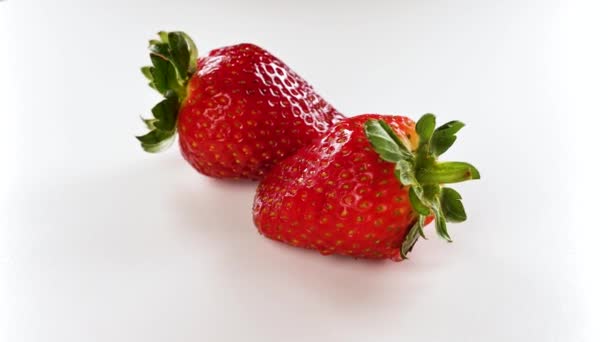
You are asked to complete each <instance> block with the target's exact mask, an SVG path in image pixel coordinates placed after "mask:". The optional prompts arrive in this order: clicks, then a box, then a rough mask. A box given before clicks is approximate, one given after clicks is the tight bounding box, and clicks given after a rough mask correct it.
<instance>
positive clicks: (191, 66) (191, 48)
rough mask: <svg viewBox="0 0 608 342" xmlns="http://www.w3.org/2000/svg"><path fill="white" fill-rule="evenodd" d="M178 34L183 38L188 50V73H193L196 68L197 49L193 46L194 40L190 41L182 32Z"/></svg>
mask: <svg viewBox="0 0 608 342" xmlns="http://www.w3.org/2000/svg"><path fill="white" fill-rule="evenodd" d="M179 33H181V35H182V36H183V37H184V39H185V40H186V42H187V43H188V49H189V51H190V60H189V62H188V72H189V73H194V72H195V71H196V68H197V60H198V48H197V47H196V44H194V40H192V38H190V36H189V35H187V34H186V33H184V32H181V31H180V32H179Z"/></svg>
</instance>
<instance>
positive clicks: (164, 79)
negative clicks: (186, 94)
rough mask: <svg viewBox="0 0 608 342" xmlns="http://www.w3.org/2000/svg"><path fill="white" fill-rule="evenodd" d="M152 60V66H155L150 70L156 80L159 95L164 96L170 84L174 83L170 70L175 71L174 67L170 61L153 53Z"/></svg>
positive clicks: (155, 85) (155, 84)
mask: <svg viewBox="0 0 608 342" xmlns="http://www.w3.org/2000/svg"><path fill="white" fill-rule="evenodd" d="M150 59H151V60H152V65H154V67H153V68H151V69H150V72H151V73H152V77H153V79H154V87H155V88H156V90H158V92H159V93H161V94H162V95H164V94H165V93H166V92H167V90H169V83H172V82H171V81H170V80H169V77H170V76H171V74H170V70H171V69H173V66H172V65H171V63H170V62H169V61H168V60H166V59H164V58H162V57H160V56H158V55H155V54H153V53H151V54H150Z"/></svg>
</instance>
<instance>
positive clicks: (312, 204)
mask: <svg viewBox="0 0 608 342" xmlns="http://www.w3.org/2000/svg"><path fill="white" fill-rule="evenodd" d="M463 126H464V124H462V123H461V122H458V121H452V122H449V123H447V124H445V125H443V126H441V127H439V128H437V129H436V130H435V116H433V115H432V114H426V115H424V116H423V117H422V118H421V119H420V120H419V121H418V123H417V124H414V122H413V121H411V120H410V119H408V118H406V117H402V116H382V115H377V114H366V115H360V116H356V117H353V118H348V119H345V120H343V121H341V122H340V123H338V124H336V125H335V126H333V127H332V128H331V129H330V131H329V132H328V134H327V135H326V136H324V137H323V138H322V139H320V140H318V141H316V142H313V143H312V144H311V145H309V146H307V147H305V148H303V149H301V150H299V151H298V152H297V153H296V154H294V155H292V156H291V157H289V158H287V159H285V160H284V161H282V162H281V163H279V164H278V165H277V166H275V167H274V168H273V170H272V171H271V172H270V173H269V174H268V176H267V177H266V178H265V179H264V180H263V181H262V182H261V183H260V185H259V186H258V190H257V193H256V197H255V201H254V206H253V215H254V221H255V224H256V226H257V227H258V229H259V231H260V233H262V234H264V235H265V236H267V237H269V238H271V239H275V240H278V241H282V242H285V243H287V244H290V245H293V246H298V247H304V248H312V249H317V250H319V251H320V252H321V253H322V254H343V255H350V256H354V257H362V258H390V259H393V260H395V261H398V260H402V259H403V258H405V256H406V254H407V253H408V252H409V251H410V250H411V248H412V246H413V245H414V243H415V242H416V241H417V239H418V237H419V236H423V237H424V235H423V232H422V228H421V227H422V226H424V225H425V224H426V223H428V222H429V221H430V219H431V217H432V216H434V217H435V222H436V224H435V226H436V228H437V232H438V233H439V235H440V236H441V237H443V238H445V239H446V240H448V241H450V237H449V235H448V233H447V230H446V221H453V222H461V221H464V220H465V219H466V214H465V211H464V208H463V206H462V203H461V201H460V200H461V197H460V195H459V194H458V193H457V192H456V191H455V190H454V189H451V188H448V187H443V184H445V183H456V182H461V181H465V180H469V179H478V178H479V172H478V171H477V169H475V167H473V166H472V165H470V164H467V163H462V162H438V161H437V157H439V156H440V155H441V154H442V153H443V152H445V151H446V150H447V149H448V148H449V147H450V146H451V145H452V144H453V143H454V141H455V140H456V136H455V133H456V132H457V131H458V130H460V129H461V128H462V127H463Z"/></svg>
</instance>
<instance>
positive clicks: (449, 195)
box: [441, 187, 467, 222]
mask: <svg viewBox="0 0 608 342" xmlns="http://www.w3.org/2000/svg"><path fill="white" fill-rule="evenodd" d="M441 211H443V214H444V215H445V219H446V220H447V221H448V222H463V221H465V220H466V219H467V214H466V212H465V211H464V206H463V205H462V196H460V194H459V193H458V192H457V191H456V190H454V189H452V188H447V187H444V188H443V189H441Z"/></svg>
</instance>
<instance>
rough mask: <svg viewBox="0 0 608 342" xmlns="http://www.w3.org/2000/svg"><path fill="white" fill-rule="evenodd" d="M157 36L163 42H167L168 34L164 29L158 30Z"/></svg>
mask: <svg viewBox="0 0 608 342" xmlns="http://www.w3.org/2000/svg"><path fill="white" fill-rule="evenodd" d="M158 36H159V37H160V40H161V41H162V42H163V43H167V44H168V43H169V34H168V33H167V32H165V31H160V32H158Z"/></svg>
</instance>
